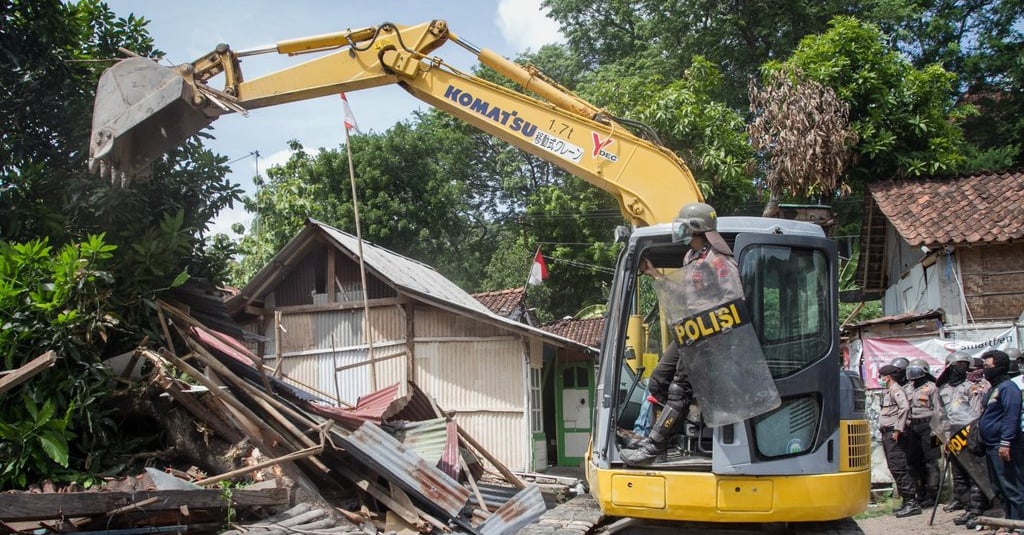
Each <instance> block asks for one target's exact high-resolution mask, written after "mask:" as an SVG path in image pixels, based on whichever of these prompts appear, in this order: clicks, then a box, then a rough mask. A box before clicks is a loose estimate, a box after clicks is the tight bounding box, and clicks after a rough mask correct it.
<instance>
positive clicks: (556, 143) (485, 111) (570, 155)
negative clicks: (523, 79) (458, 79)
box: [444, 85, 583, 163]
mask: <svg viewBox="0 0 1024 535" xmlns="http://www.w3.org/2000/svg"><path fill="white" fill-rule="evenodd" d="M444 98H446V99H448V100H450V101H452V102H454V103H456V104H458V105H459V106H462V107H463V108H466V109H468V110H469V111H472V112H475V113H478V114H480V115H482V116H484V117H486V118H488V119H490V120H492V121H494V122H495V123H497V124H500V125H502V126H504V127H507V128H508V129H509V130H511V131H513V132H519V133H520V134H522V135H523V137H527V138H532V141H533V144H534V145H536V146H537V147H540V148H542V149H544V150H546V151H548V152H550V153H552V154H554V155H556V156H558V157H560V158H564V159H566V160H569V161H571V162H576V163H579V161H580V159H581V158H582V157H583V148H582V147H577V146H576V145H573V144H572V143H570V142H568V141H566V140H564V139H561V138H558V137H555V136H553V135H551V134H549V133H547V132H544V131H541V130H538V129H537V125H535V124H533V123H531V122H530V121H527V120H526V119H524V118H522V117H519V112H518V111H516V110H511V111H507V110H503V109H501V108H500V107H498V106H495V105H493V104H491V103H490V102H487V101H486V100H482V99H480V98H476V97H474V96H473V95H472V94H470V93H468V92H466V91H463V90H461V89H459V88H457V87H455V86H453V85H449V86H448V89H446V90H445V92H444Z"/></svg>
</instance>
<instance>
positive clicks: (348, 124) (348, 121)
mask: <svg viewBox="0 0 1024 535" xmlns="http://www.w3.org/2000/svg"><path fill="white" fill-rule="evenodd" d="M341 103H342V104H344V105H345V129H346V130H355V131H356V133H357V134H361V133H362V132H360V131H359V125H358V124H356V116H355V115H352V108H350V107H348V99H347V98H345V93H342V94H341Z"/></svg>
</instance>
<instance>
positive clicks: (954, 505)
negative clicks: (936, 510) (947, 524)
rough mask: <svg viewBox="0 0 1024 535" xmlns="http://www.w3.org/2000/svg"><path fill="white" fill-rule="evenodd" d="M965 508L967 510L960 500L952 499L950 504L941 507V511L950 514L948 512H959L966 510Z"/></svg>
mask: <svg viewBox="0 0 1024 535" xmlns="http://www.w3.org/2000/svg"><path fill="white" fill-rule="evenodd" d="M966 508H967V506H966V505H964V502H962V501H960V500H957V499H954V500H953V501H951V502H949V503H947V504H946V505H943V506H942V510H943V511H945V512H947V513H950V512H953V511H959V510H961V509H966Z"/></svg>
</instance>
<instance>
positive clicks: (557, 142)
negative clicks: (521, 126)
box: [533, 132, 583, 163]
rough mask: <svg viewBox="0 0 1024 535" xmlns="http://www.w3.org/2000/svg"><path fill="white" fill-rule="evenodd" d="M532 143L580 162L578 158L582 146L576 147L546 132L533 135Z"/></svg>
mask: <svg viewBox="0 0 1024 535" xmlns="http://www.w3.org/2000/svg"><path fill="white" fill-rule="evenodd" d="M533 144H534V145H536V146H538V147H540V148H542V149H544V150H546V151H548V152H550V153H551V154H554V155H556V156H558V157H560V158H564V159H566V160H569V161H570V162H576V163H580V159H581V158H582V157H583V148H582V147H577V146H576V145H573V144H572V143H569V142H568V141H566V140H564V139H561V138H558V137H555V136H553V135H551V134H549V133H547V132H537V135H536V136H534V137H533Z"/></svg>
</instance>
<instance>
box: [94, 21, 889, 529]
mask: <svg viewBox="0 0 1024 535" xmlns="http://www.w3.org/2000/svg"><path fill="white" fill-rule="evenodd" d="M449 42H451V43H455V44H457V45H460V46H462V47H464V48H466V49H468V50H470V51H471V52H472V53H473V54H475V55H476V56H477V58H478V60H479V61H480V62H481V63H482V64H484V65H487V66H489V67H491V68H492V69H494V70H495V71H497V72H498V73H499V74H500V75H502V76H504V77H506V78H508V79H509V80H512V81H514V82H515V83H516V84H518V86H519V87H521V88H522V91H521V92H520V91H513V90H509V89H506V88H504V87H502V86H499V85H496V84H493V83H490V82H488V81H486V80H483V79H481V78H479V77H476V76H474V75H471V74H467V73H464V72H460V71H459V70H457V69H455V68H453V67H452V66H450V65H448V64H447V63H445V62H444V61H443V60H442V59H440V58H438V57H435V56H432V55H431V53H433V52H434V51H435V50H436V49H438V48H439V47H441V46H442V45H444V44H446V43H449ZM262 53H279V54H288V55H292V56H298V55H303V54H313V53H316V54H317V55H316V56H315V57H314V58H313V59H310V60H307V61H305V62H302V63H299V64H297V65H295V66H292V67H289V68H286V69H283V70H279V71H276V72H273V73H270V74H267V75H264V76H260V77H256V78H253V79H251V80H247V79H246V78H245V77H244V76H243V71H242V67H241V60H242V58H244V57H248V56H252V55H256V54H262ZM219 76H223V85H222V86H221V87H220V88H215V87H213V86H211V85H210V84H211V81H212V79H213V78H214V77H219ZM387 84H397V85H399V86H400V87H402V88H403V89H405V90H406V91H408V92H409V93H411V94H412V95H413V96H414V97H416V98H418V99H420V100H422V101H424V102H427V103H429V104H431V105H432V106H435V107H437V108H439V109H441V110H443V111H445V112H447V113H449V114H451V115H452V116H454V117H456V118H458V119H461V120H463V121H466V122H467V123H469V124H472V125H473V126H475V127H477V128H479V129H481V130H483V131H485V132H488V133H489V134H491V135H493V136H495V137H497V138H499V139H501V140H504V141H506V142H508V143H510V144H512V145H514V146H516V147H518V148H520V149H522V150H524V151H526V152H528V153H530V154H533V155H535V156H537V157H539V158H542V159H544V160H546V161H548V162H551V163H553V164H554V165H557V166H558V167H560V168H562V169H564V170H565V171H567V172H569V173H571V174H573V175H576V176H578V177H580V178H582V179H583V180H586V181H587V182H589V183H591V184H593V185H595V186H597V187H598V188H601V189H602V190H604V191H607V192H608V193H609V194H611V195H612V196H613V197H615V199H616V200H617V201H618V203H619V207H620V209H621V212H622V215H623V216H624V217H625V218H626V220H627V221H628V222H629V223H630V224H631V225H632V227H633V228H632V231H631V232H630V234H629V236H628V237H627V238H625V247H624V249H623V251H622V253H621V255H620V257H619V259H618V261H617V264H616V274H615V278H614V281H613V283H612V287H611V291H610V295H609V300H608V309H607V310H608V313H607V317H606V325H605V329H604V334H603V339H602V344H601V355H600V362H599V366H598V372H597V378H596V384H597V388H596V396H595V397H596V400H595V410H594V415H593V417H594V418H593V430H592V434H591V437H590V446H589V448H588V452H587V454H586V457H585V470H584V471H585V474H586V479H587V482H588V484H589V490H590V494H591V495H592V496H593V497H594V498H595V501H596V503H597V505H598V506H599V507H600V509H601V512H602V513H603V514H604V515H605V518H607V519H614V518H623V519H644V520H647V521H654V522H662V523H663V522H668V523H669V524H668V525H669V526H672V525H675V526H679V525H681V524H679V523H681V522H689V521H692V522H711V523H729V524H732V523H756V524H766V523H767V524H780V523H782V524H790V523H793V525H798V524H799V523H812V522H831V521H840V520H843V519H849V517H851V516H852V515H854V514H856V513H858V512H861V511H863V510H865V509H866V507H867V503H868V499H869V494H870V461H871V459H870V457H871V448H870V431H869V427H868V423H867V421H866V419H865V406H864V388H863V384H862V383H861V381H860V379H859V377H858V376H857V375H856V374H854V373H850V372H844V371H842V370H841V368H840V356H839V333H838V319H837V315H838V287H837V273H838V253H837V249H836V245H835V243H834V242H833V241H832V240H830V239H828V238H827V237H826V236H825V235H824V233H823V231H822V229H821V228H820V227H819V226H817V225H814V224H811V223H807V222H799V221H792V220H780V219H766V218H755V217H720V218H718V231H719V233H720V234H722V235H723V236H724V237H725V239H726V240H727V241H728V242H729V245H730V246H731V247H732V249H733V251H734V255H735V258H736V260H737V263H738V265H739V267H740V273H741V278H742V282H743V292H744V296H745V301H746V306H747V308H748V309H749V314H750V318H751V323H752V325H753V328H754V332H755V333H756V336H757V340H756V343H757V345H759V346H760V348H759V349H760V350H759V351H753V352H752V351H744V350H737V347H742V346H737V345H731V344H728V343H724V344H718V345H707V344H705V345H703V346H700V347H699V351H697V356H696V358H697V362H702V363H706V365H705V364H701V365H700V368H701V370H702V371H703V372H705V373H698V374H694V379H693V381H694V382H695V384H694V389H695V390H698V389H699V390H700V391H701V392H704V393H705V395H703V396H701V395H698V401H700V402H701V405H702V406H696V407H694V408H693V409H691V411H690V413H689V414H688V415H686V418H685V420H686V421H685V425H683V426H682V427H683V429H682V432H681V433H680V434H679V436H678V438H673V441H672V444H671V447H670V449H669V452H668V454H667V455H666V456H664V458H659V459H658V460H657V461H656V462H654V463H652V464H650V465H647V466H641V467H636V466H629V465H628V464H627V463H625V462H624V460H623V458H622V456H621V455H620V452H621V451H623V450H624V449H625V448H626V447H627V443H628V442H629V439H630V437H629V433H628V431H630V430H632V429H633V428H634V424H635V422H636V420H637V418H638V415H639V414H640V412H641V407H642V405H643V403H644V399H645V395H644V393H643V388H642V387H638V384H640V383H642V380H643V374H642V372H639V371H638V370H639V369H640V367H639V366H638V362H640V361H641V359H643V358H645V357H647V358H651V356H652V354H654V353H656V350H657V348H658V347H664V346H665V344H666V340H667V338H666V336H667V335H659V334H657V333H658V332H661V333H666V332H668V329H666V328H664V324H665V323H664V321H665V320H663V319H662V318H661V312H662V311H661V309H660V307H659V306H654V307H653V308H652V310H639V304H638V303H640V302H641V300H640V299H639V298H638V294H639V292H640V290H639V287H640V282H639V280H640V277H639V271H640V266H641V263H642V262H645V261H648V260H649V261H650V262H651V263H652V264H653V265H654V266H655V267H657V268H659V269H662V270H665V271H666V272H671V271H672V270H675V269H677V268H679V267H680V265H681V263H682V258H683V253H684V252H685V246H684V245H683V244H681V243H678V242H676V241H674V240H673V239H672V229H671V227H672V221H673V219H674V218H675V217H676V214H677V213H678V211H679V209H680V207H681V206H683V205H684V204H687V203H690V202H694V201H701V200H703V196H702V194H701V191H700V189H699V187H698V185H697V183H696V181H695V180H694V178H693V175H692V174H691V173H690V171H689V169H688V168H687V166H686V164H685V163H684V162H683V161H682V160H681V159H680V158H679V157H678V156H676V155H675V153H673V152H672V151H670V150H669V149H667V148H665V147H663V146H661V145H659V144H657V143H656V142H655V141H654V140H656V138H655V137H652V136H645V137H641V136H640V135H637V134H636V133H634V131H633V130H634V129H635V130H637V132H640V133H641V134H643V130H642V129H641V128H639V127H638V125H637V124H635V123H632V122H630V121H626V120H623V119H619V118H616V117H613V116H612V115H611V114H609V113H607V112H605V111H603V110H601V109H600V108H598V107H596V106H594V105H593V104H590V103H588V102H586V101H584V100H583V99H581V98H579V97H578V96H577V95H575V94H573V93H572V92H570V91H568V90H566V89H565V88H563V87H561V86H559V85H558V84H557V83H555V82H553V81H551V80H549V79H547V78H546V77H545V76H543V74H542V73H540V72H538V71H537V70H536V69H533V68H527V67H523V66H520V65H518V64H516V63H514V62H511V61H509V60H507V59H505V58H503V57H501V56H500V55H498V54H496V53H494V52H492V51H489V50H481V49H478V48H476V47H474V46H472V45H471V44H469V43H467V42H466V41H464V40H462V39H460V38H458V37H457V36H456V35H455V34H454V33H452V32H451V31H450V30H449V28H448V26H447V24H446V23H445V22H444V21H441V20H434V21H430V22H426V23H422V24H419V25H414V26H399V25H395V24H390V23H385V24H381V25H379V26H375V27H370V28H364V29H359V30H347V31H342V32H338V33H333V34H325V35H318V36H312V37H305V38H299V39H293V40H288V41H282V42H280V43H278V44H277V45H276V46H273V47H268V48H265V49H258V50H249V51H234V50H232V49H231V48H230V47H229V46H227V45H223V44H222V45H218V46H217V47H216V48H215V49H214V50H213V51H211V52H210V53H208V54H206V55H204V56H203V57H201V58H199V59H197V60H196V61H194V62H192V63H188V64H184V65H179V66H177V67H173V68H171V67H164V66H160V65H159V64H157V63H156V62H155V61H154V60H152V59H149V58H143V57H132V58H128V59H124V60H122V61H119V62H118V63H117V64H115V65H114V66H112V67H111V68H109V69H107V71H105V72H104V73H103V75H102V76H101V78H100V81H99V84H98V87H97V94H96V102H95V109H94V116H93V123H92V126H93V128H92V137H91V140H90V163H89V165H90V168H91V169H92V170H93V171H94V172H97V173H99V174H100V175H103V176H107V177H110V178H111V179H113V180H114V181H116V182H120V183H122V184H128V183H130V182H131V181H132V180H141V179H145V178H146V177H147V176H148V175H149V174H150V172H149V169H150V166H151V163H152V162H153V160H155V159H157V158H159V157H161V155H163V154H164V153H165V152H167V151H169V150H170V149H172V148H173V147H175V146H176V145H177V144H179V143H181V142H183V141H184V140H185V139H187V138H188V137H189V136H191V135H193V134H195V133H197V132H198V131H200V130H201V129H203V128H205V127H206V126H207V125H209V124H210V123H211V122H212V121H214V120H215V119H217V118H218V117H220V116H221V115H225V114H230V113H244V112H246V111H248V110H252V109H256V108H261V107H266V106H276V105H279V104H286V103H289V102H294V101H298V100H304V99H311V98H316V97H321V96H327V95H335V94H337V93H341V92H345V91H349V92H350V91H356V90H361V89H368V88H372V87H376V86H382V85H387ZM657 325H661V326H662V327H661V328H660V329H659V328H657ZM652 326H653V327H654V328H650V327H652ZM651 333H656V334H654V335H653V336H652V335H651ZM659 338H660V339H659ZM719 338H724V339H726V340H728V338H727V337H719ZM755 368H757V369H767V372H766V373H768V374H770V375H764V377H766V378H767V379H764V378H761V379H759V377H761V375H759V374H753V373H744V369H755ZM707 370H711V371H710V372H708V371H707ZM698 379H699V380H698ZM696 383H699V384H696ZM765 390H773V391H774V392H777V394H778V396H777V398H776V402H775V403H773V404H772V405H771V406H763V407H748V408H749V409H751V410H750V411H749V414H748V416H749V417H745V418H744V419H742V420H740V421H735V422H730V423H726V424H723V425H708V422H707V420H706V419H705V418H703V417H702V413H703V414H707V413H708V411H709V410H710V409H712V408H713V407H714V406H716V405H718V404H719V403H722V404H724V405H728V406H737V405H739V406H744V404H746V405H750V400H754V399H760V398H757V397H756V396H754V395H753V394H755V393H757V392H763V391H765ZM726 392H728V393H730V394H729V395H730V396H733V397H734V398H736V399H722V397H723V396H725V394H723V393H726ZM737 393H738V394H737ZM743 393H751V397H750V399H749V400H748V399H745V398H744V395H743ZM698 394H699V393H698ZM662 525H664V524H662Z"/></svg>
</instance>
